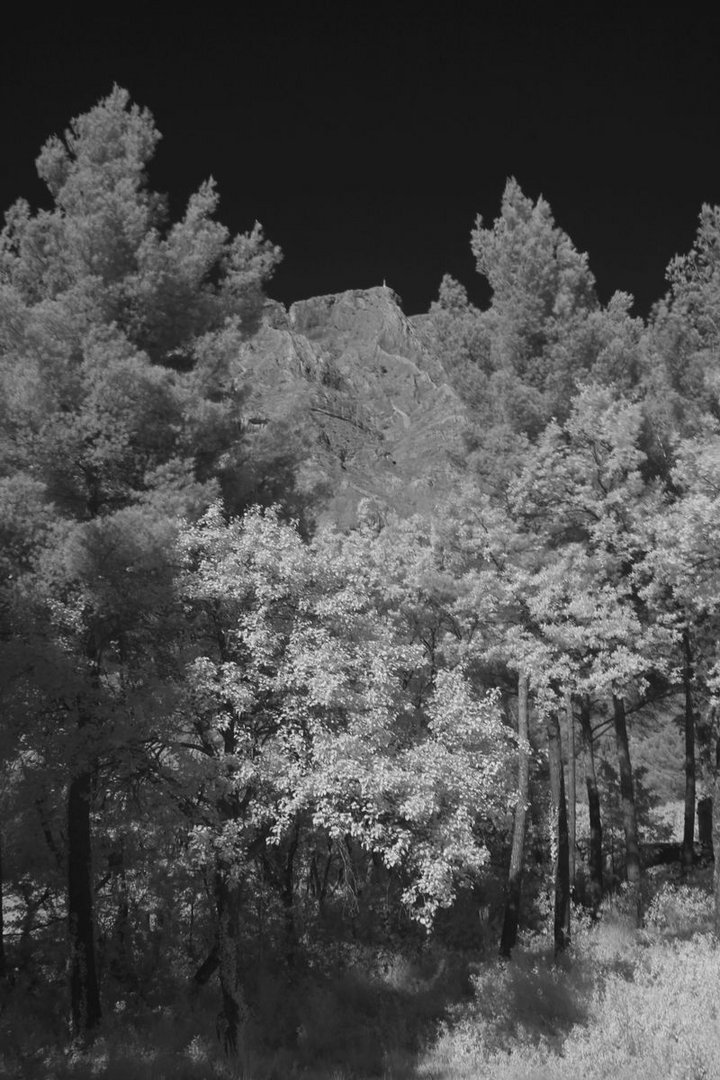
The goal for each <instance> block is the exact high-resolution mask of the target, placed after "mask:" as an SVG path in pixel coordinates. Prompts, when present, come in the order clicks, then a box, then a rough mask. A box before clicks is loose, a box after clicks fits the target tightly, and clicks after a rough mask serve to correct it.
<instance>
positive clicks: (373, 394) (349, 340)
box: [240, 286, 466, 525]
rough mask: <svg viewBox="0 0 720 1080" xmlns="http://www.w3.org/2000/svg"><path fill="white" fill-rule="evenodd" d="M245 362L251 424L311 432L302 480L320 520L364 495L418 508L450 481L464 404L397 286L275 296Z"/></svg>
mask: <svg viewBox="0 0 720 1080" xmlns="http://www.w3.org/2000/svg"><path fill="white" fill-rule="evenodd" d="M240 363H241V371H242V376H243V379H244V380H246V382H247V384H248V385H249V387H250V388H251V396H250V399H249V406H248V408H249V415H250V417H251V423H252V424H254V425H255V426H256V427H258V428H260V427H261V428H263V434H264V437H266V438H268V437H269V438H270V439H282V438H285V439H287V438H289V437H291V436H293V437H294V435H295V434H297V433H298V432H302V434H303V440H302V441H303V445H304V451H303V457H304V458H305V461H304V464H303V466H302V468H301V470H300V475H299V482H300V484H301V485H304V486H305V488H306V490H307V491H308V492H310V491H311V490H312V491H314V492H315V493H316V494H317V496H318V498H319V499H320V502H321V504H322V507H323V509H322V516H323V517H329V518H332V519H333V520H335V521H338V522H339V523H340V524H342V525H348V524H351V523H352V521H353V520H354V517H355V511H356V508H357V504H358V502H359V501H360V499H362V498H370V499H372V500H374V501H375V502H377V503H378V504H380V505H390V506H394V507H396V508H397V509H399V510H400V511H401V512H411V511H413V510H416V509H417V510H421V509H423V508H427V507H428V505H431V504H432V503H434V502H435V501H436V500H437V498H438V496H439V495H440V494H442V493H443V491H444V490H445V489H446V487H447V480H448V477H449V474H450V472H451V470H452V464H451V463H452V461H453V459H454V458H457V457H458V456H460V455H462V452H463V442H462V431H463V429H464V427H465V426H466V413H465V408H464V406H463V404H462V403H461V401H460V399H459V398H458V396H457V394H456V393H455V391H454V390H453V389H452V388H451V387H450V386H449V384H448V382H447V380H446V376H445V372H444V370H443V368H442V364H441V363H440V361H439V360H438V358H436V357H434V356H432V355H430V353H429V352H428V350H427V349H426V348H425V347H424V345H423V344H422V342H421V339H420V337H419V335H418V333H417V332H416V330H415V329H414V328H413V325H412V323H411V322H410V320H408V319H407V318H406V317H405V315H404V314H403V312H402V310H401V307H400V302H399V298H398V297H397V296H396V295H395V294H394V293H393V292H392V290H390V289H388V288H386V287H384V286H383V287H379V288H373V289H365V290H351V291H348V292H344V293H339V294H337V295H332V296H319V297H315V298H313V299H311V300H303V301H299V302H298V303H295V304H293V305H292V306H291V307H290V309H289V310H288V311H285V309H284V308H283V307H282V306H281V305H280V304H277V303H275V302H274V301H270V302H269V303H268V305H267V308H266V312H265V318H264V321H263V326H262V328H261V329H260V331H259V333H258V334H257V335H256V336H255V337H253V338H252V340H251V341H249V342H248V343H247V345H246V346H245V347H244V349H243V352H242V355H241V357H240Z"/></svg>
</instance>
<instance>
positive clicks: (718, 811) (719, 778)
mask: <svg viewBox="0 0 720 1080" xmlns="http://www.w3.org/2000/svg"><path fill="white" fill-rule="evenodd" d="M712 843H713V850H714V852H715V861H714V863H713V895H714V898H715V935H716V937H720V739H718V743H717V747H716V749H715V779H714V782H713V795H712Z"/></svg>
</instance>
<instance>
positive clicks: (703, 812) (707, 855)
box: [697, 796, 715, 859]
mask: <svg viewBox="0 0 720 1080" xmlns="http://www.w3.org/2000/svg"><path fill="white" fill-rule="evenodd" d="M697 816H698V839H699V841H700V847H701V849H702V857H703V859H713V858H714V857H715V855H714V851H713V838H712V819H713V800H712V796H706V797H705V798H704V799H699V800H698V804H697Z"/></svg>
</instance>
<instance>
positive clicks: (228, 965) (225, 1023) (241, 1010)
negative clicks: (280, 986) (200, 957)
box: [215, 867, 247, 1055]
mask: <svg viewBox="0 0 720 1080" xmlns="http://www.w3.org/2000/svg"><path fill="white" fill-rule="evenodd" d="M215 904H216V908H217V916H218V959H219V968H220V990H221V993H222V1011H221V1013H220V1016H219V1018H218V1035H219V1037H220V1040H221V1042H222V1043H223V1047H224V1049H225V1053H226V1054H229V1055H236V1054H238V1053H239V1052H242V1050H243V1049H244V1048H243V1046H242V1044H241V1038H242V1035H243V1033H244V1027H245V1022H246V1020H247V1008H246V1005H245V999H244V995H243V991H242V986H241V981H240V940H239V937H240V896H239V887H238V885H237V884H236V883H235V882H233V881H232V880H231V878H230V875H229V874H228V872H227V871H226V870H225V869H224V868H223V867H218V868H217V870H216V872H215Z"/></svg>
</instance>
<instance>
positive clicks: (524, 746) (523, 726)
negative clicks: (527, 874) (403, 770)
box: [500, 673, 530, 960]
mask: <svg viewBox="0 0 720 1080" xmlns="http://www.w3.org/2000/svg"><path fill="white" fill-rule="evenodd" d="M528 732H529V724H528V678H527V675H524V674H522V673H521V674H520V676H519V677H518V741H519V750H518V798H517V805H516V807H515V817H514V821H513V838H512V849H511V852H510V869H509V871H508V880H507V890H506V893H505V917H504V919H503V928H502V935H501V937H500V955H501V956H502V957H504V958H505V959H507V960H509V959H510V957H511V955H512V950H513V949H514V948H515V944H516V942H517V931H518V923H519V921H520V894H521V887H522V869H523V854H524V848H525V818H526V814H527V803H528V793H529V789H530V753H529V749H530V747H529V742H528Z"/></svg>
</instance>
